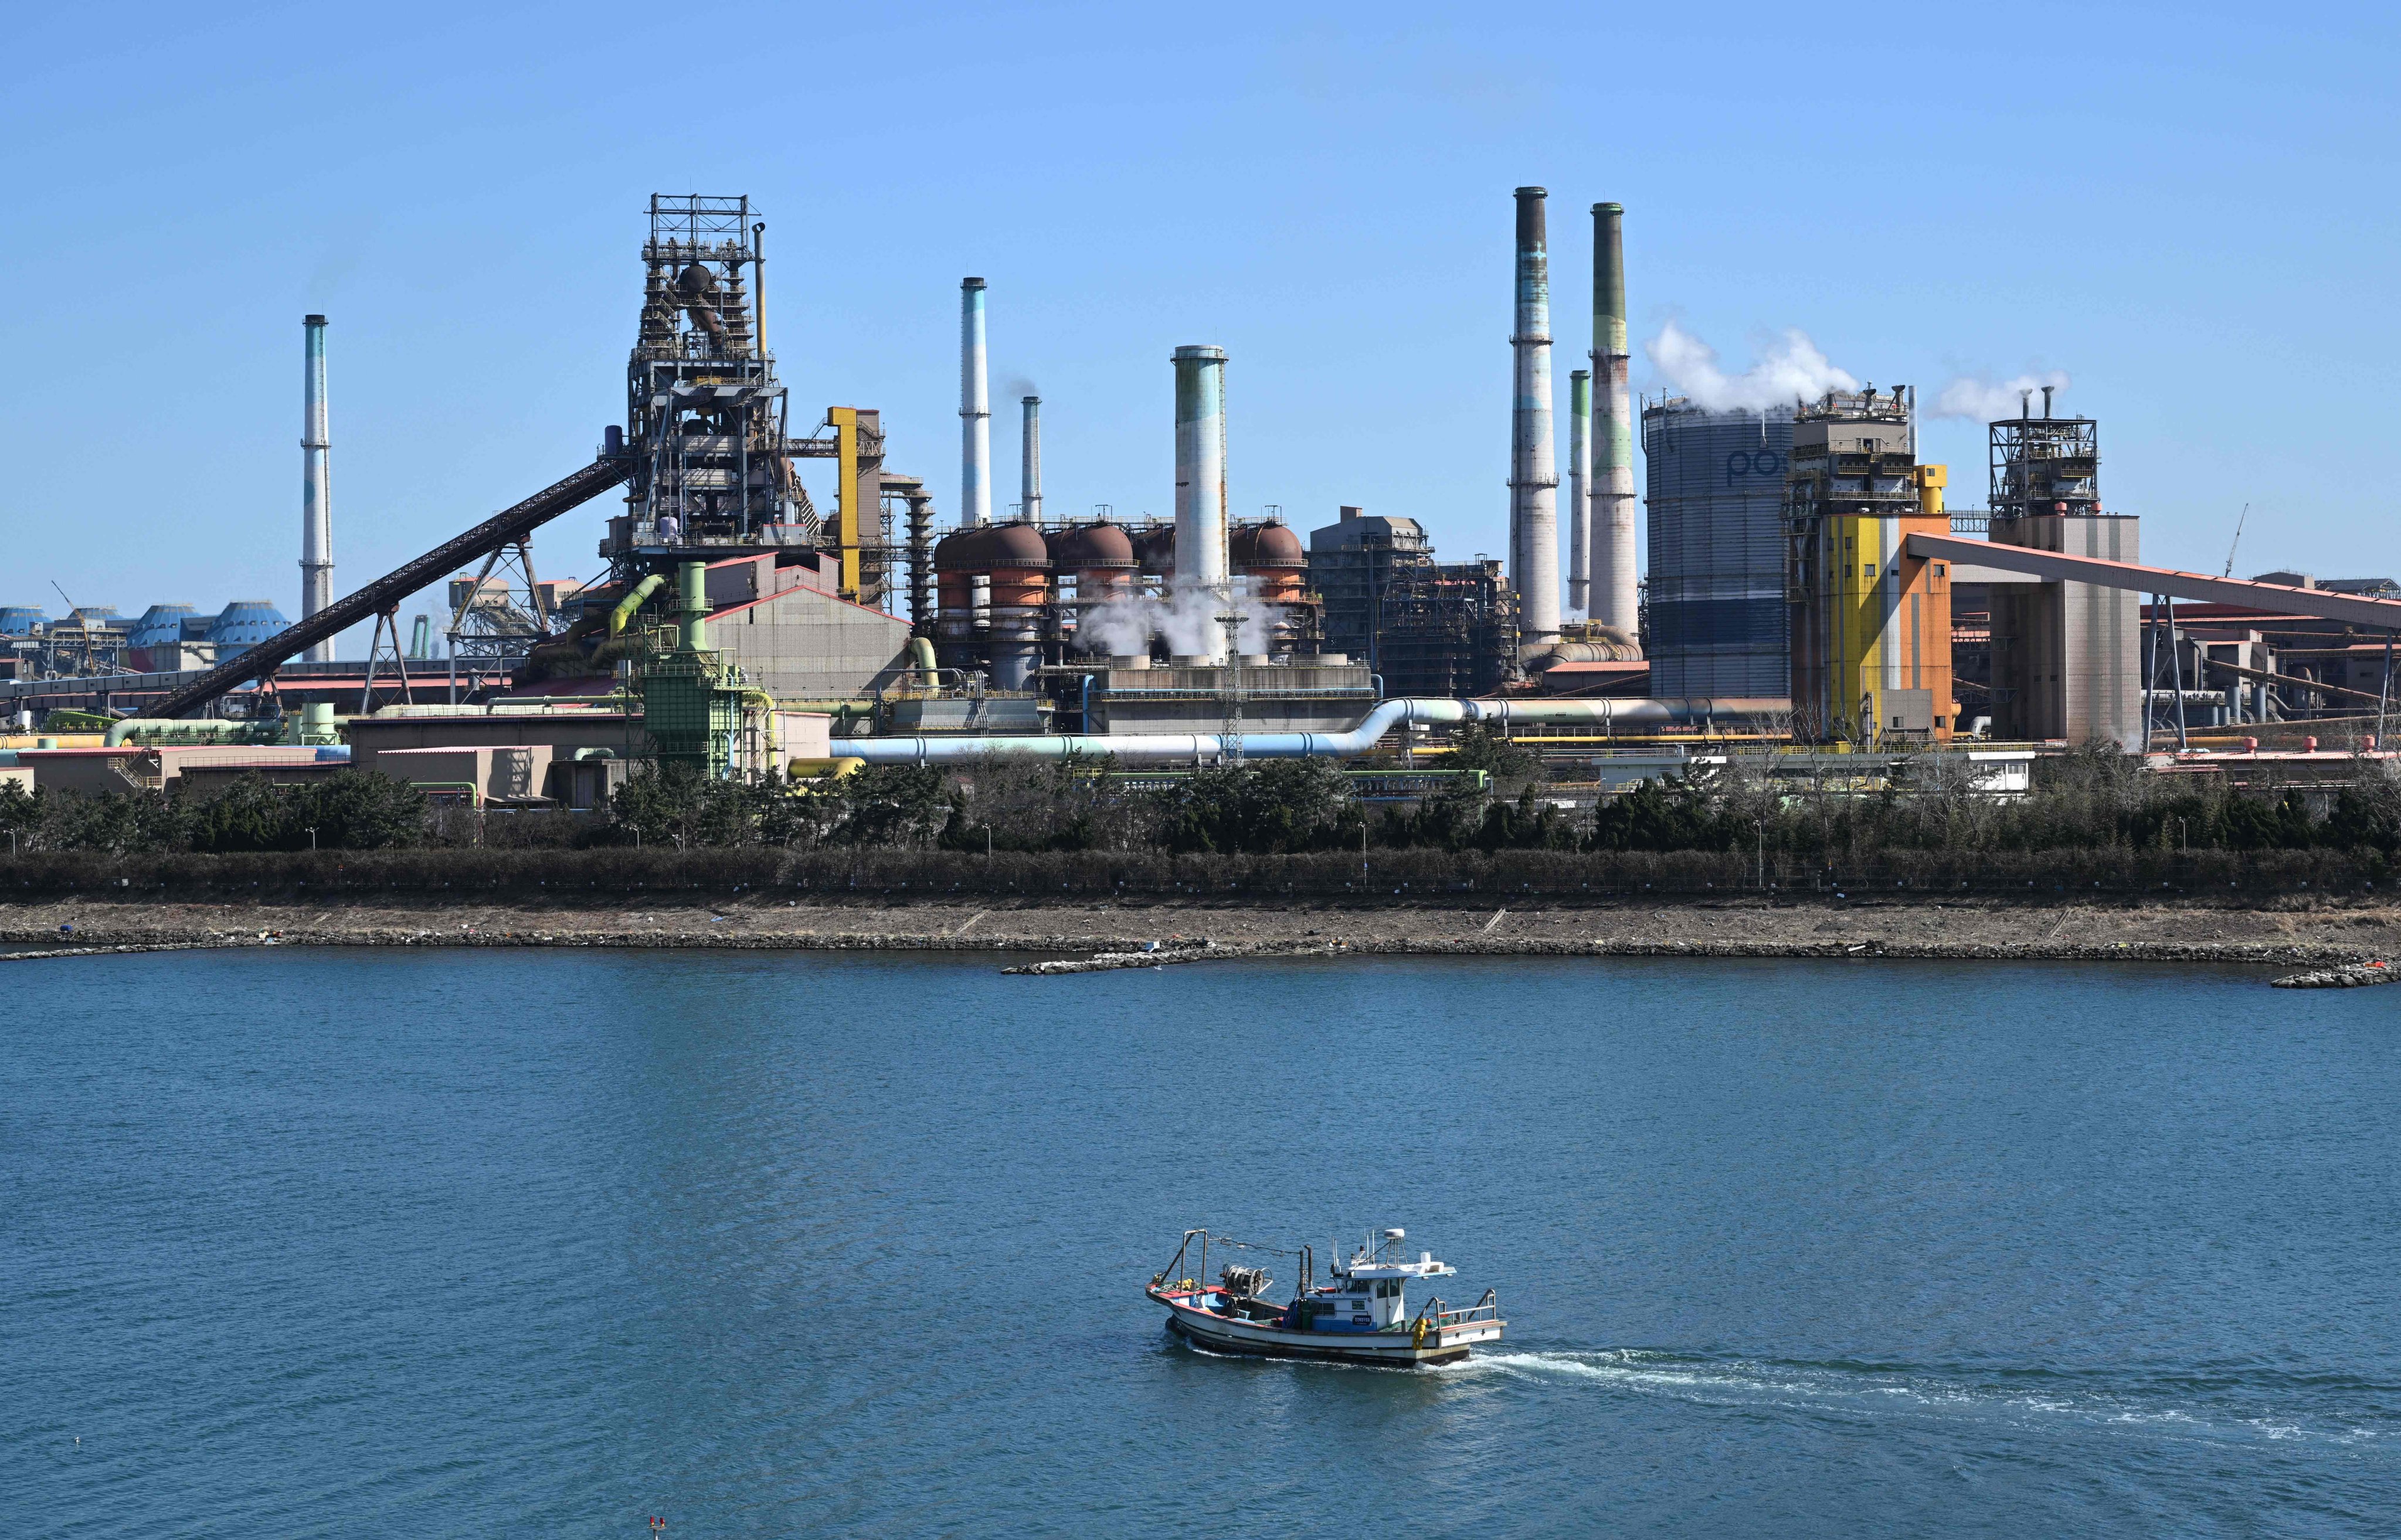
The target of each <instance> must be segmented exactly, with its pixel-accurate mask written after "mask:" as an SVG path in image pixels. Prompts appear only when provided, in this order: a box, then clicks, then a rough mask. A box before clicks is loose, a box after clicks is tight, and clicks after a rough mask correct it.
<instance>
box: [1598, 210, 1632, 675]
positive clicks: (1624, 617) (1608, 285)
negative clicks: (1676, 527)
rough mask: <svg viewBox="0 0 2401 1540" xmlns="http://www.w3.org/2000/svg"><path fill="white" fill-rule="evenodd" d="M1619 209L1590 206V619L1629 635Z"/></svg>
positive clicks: (1628, 444) (1627, 413)
mask: <svg viewBox="0 0 2401 1540" xmlns="http://www.w3.org/2000/svg"><path fill="white" fill-rule="evenodd" d="M1625 220H1626V209H1625V206H1624V205H1623V204H1617V203H1596V204H1594V205H1593V206H1592V379H1593V399H1592V411H1593V423H1592V607H1591V609H1590V610H1589V611H1588V613H1589V614H1590V615H1591V617H1592V618H1593V619H1594V620H1598V621H1599V622H1601V623H1602V624H1604V625H1610V626H1614V627H1616V628H1617V629H1618V630H1620V631H1622V632H1624V633H1626V635H1628V636H1632V635H1635V634H1636V628H1637V627H1638V626H1639V625H1640V623H1641V617H1640V613H1639V612H1638V606H1637V601H1636V596H1635V572H1634V397H1633V394H1632V392H1631V390H1630V389H1629V388H1627V384H1626V369H1627V366H1628V364H1629V363H1630V360H1629V358H1628V357H1627V354H1626V237H1625V231H1624V225H1625Z"/></svg>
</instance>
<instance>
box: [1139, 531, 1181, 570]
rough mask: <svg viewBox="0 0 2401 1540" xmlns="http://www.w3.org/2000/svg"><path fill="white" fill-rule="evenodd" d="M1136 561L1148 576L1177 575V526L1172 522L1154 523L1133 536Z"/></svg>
mask: <svg viewBox="0 0 2401 1540" xmlns="http://www.w3.org/2000/svg"><path fill="white" fill-rule="evenodd" d="M1133 552H1134V559H1135V561H1136V562H1137V563H1138V564H1139V565H1140V566H1141V567H1142V575H1143V576H1144V577H1146V578H1173V577H1174V576H1175V526H1174V525H1172V524H1163V525H1154V526H1153V527H1151V528H1149V529H1146V530H1144V531H1143V532H1142V533H1141V534H1139V535H1136V536H1135V537H1134V538H1133Z"/></svg>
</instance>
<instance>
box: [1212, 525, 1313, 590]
mask: <svg viewBox="0 0 2401 1540" xmlns="http://www.w3.org/2000/svg"><path fill="white" fill-rule="evenodd" d="M1228 543H1229V545H1230V547H1231V554H1232V556H1233V559H1234V570H1235V571H1236V572H1239V573H1241V574H1242V575H1243V576H1245V577H1247V578H1249V579H1251V592H1252V593H1254V594H1255V595H1257V596H1258V597H1259V598H1262V599H1265V600H1266V601H1267V602H1268V603H1269V604H1292V603H1295V602H1296V601H1297V600H1298V599H1299V598H1300V595H1301V591H1302V589H1303V588H1304V587H1306V586H1307V578H1308V573H1309V553H1308V552H1305V551H1303V550H1302V549H1301V545H1300V537H1299V536H1297V535H1296V534H1294V533H1293V532H1292V529H1291V527H1290V526H1289V525H1282V524H1278V523H1276V522H1275V521H1274V520H1272V519H1270V520H1269V521H1268V522H1267V523H1265V524H1253V525H1240V526H1239V527H1237V528H1236V529H1235V531H1234V533H1233V537H1232V539H1231V540H1230V541H1229V542H1228Z"/></svg>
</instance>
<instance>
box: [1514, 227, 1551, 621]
mask: <svg viewBox="0 0 2401 1540" xmlns="http://www.w3.org/2000/svg"><path fill="white" fill-rule="evenodd" d="M1549 197H1550V195H1549V194H1548V193H1546V192H1544V190H1543V189H1542V188H1540V187H1520V188H1518V189H1517V285H1516V287H1517V318H1516V320H1517V323H1516V330H1515V331H1514V332H1513V333H1512V334H1510V337H1509V346H1510V348H1511V350H1512V351H1513V353H1514V354H1515V357H1516V399H1515V402H1514V404H1513V407H1512V410H1511V413H1510V445H1509V577H1510V580H1511V581H1512V582H1513V583H1514V584H1515V585H1516V590H1517V624H1518V634H1519V639H1520V640H1521V641H1522V642H1523V643H1524V644H1525V645H1526V646H1527V647H1541V646H1544V645H1547V644H1549V643H1551V642H1556V641H1557V640H1558V636H1559V510H1558V488H1559V472H1558V460H1557V452H1556V450H1555V449H1554V448H1553V447H1552V443H1551V254H1550V241H1549V236H1548V232H1547V230H1546V229H1545V227H1544V218H1543V208H1544V199H1546V198H1549Z"/></svg>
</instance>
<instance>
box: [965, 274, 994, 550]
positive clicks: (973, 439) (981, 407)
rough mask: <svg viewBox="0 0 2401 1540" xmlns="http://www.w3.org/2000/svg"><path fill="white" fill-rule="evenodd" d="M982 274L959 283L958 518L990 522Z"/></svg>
mask: <svg viewBox="0 0 2401 1540" xmlns="http://www.w3.org/2000/svg"><path fill="white" fill-rule="evenodd" d="M983 352H984V344H983V279H980V278H970V279H961V280H960V282H959V426H960V438H961V441H962V442H961V443H960V447H959V522H960V523H961V524H963V525H985V524H990V523H992V398H991V397H990V396H989V395H988V394H986V393H985V390H984V378H983Z"/></svg>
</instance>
